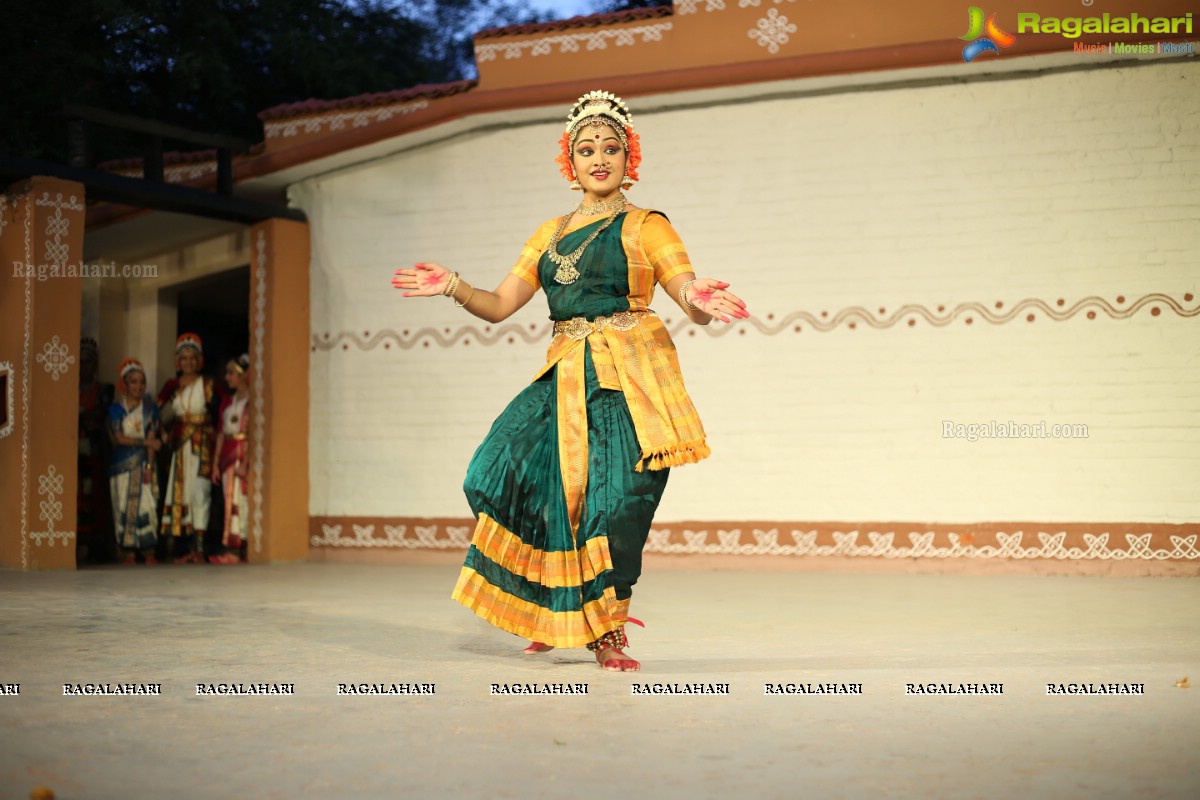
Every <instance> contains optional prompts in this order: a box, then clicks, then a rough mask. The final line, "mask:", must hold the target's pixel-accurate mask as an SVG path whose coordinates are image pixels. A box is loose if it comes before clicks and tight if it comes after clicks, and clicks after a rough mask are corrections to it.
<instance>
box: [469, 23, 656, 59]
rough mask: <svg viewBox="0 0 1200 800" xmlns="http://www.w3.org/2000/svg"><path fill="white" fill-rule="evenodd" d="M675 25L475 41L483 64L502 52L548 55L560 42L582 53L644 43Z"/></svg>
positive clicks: (561, 47)
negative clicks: (610, 43)
mask: <svg viewBox="0 0 1200 800" xmlns="http://www.w3.org/2000/svg"><path fill="white" fill-rule="evenodd" d="M673 27H674V25H673V24H672V23H670V22H655V23H652V24H649V25H637V26H634V27H630V28H601V29H600V30H596V31H584V32H581V33H563V34H556V35H554V36H540V37H538V38H536V39H523V40H519V41H512V42H485V43H484V44H477V45H475V61H476V63H479V64H482V63H483V62H485V61H495V60H496V56H497V55H499V54H503V56H504V58H505V60H510V59H514V58H520V57H521V56H523V55H524V54H525V52H526V51H529V55H531V56H545V55H549V54H550V53H551V52H552V50H553V49H554V47H555V46H556V45H557V46H558V52H559V53H579V52H585V51H586V52H592V51H595V50H605V49H607V48H608V44H609V42H612V43H613V44H615V45H616V46H617V47H628V46H631V45H634V44H637V43H638V41H641V42H642V43H643V44H647V43H650V42H661V41H662V40H663V34H664V33H665V32H667V31H669V30H671V29H672V28H673ZM639 37H640V39H639Z"/></svg>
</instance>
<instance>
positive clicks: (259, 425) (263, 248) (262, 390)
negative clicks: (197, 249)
mask: <svg viewBox="0 0 1200 800" xmlns="http://www.w3.org/2000/svg"><path fill="white" fill-rule="evenodd" d="M254 255H255V258H254V283H255V292H254V361H253V364H254V370H253V371H254V392H253V395H254V426H253V427H252V428H251V434H250V435H251V443H252V445H253V453H254V471H253V474H254V494H253V496H254V511H253V512H252V514H251V521H252V527H251V534H252V536H253V538H254V552H255V553H261V552H262V541H263V491H264V490H263V483H264V476H263V473H264V472H265V468H264V463H265V459H266V454H267V431H266V424H267V414H266V398H265V396H264V395H265V394H266V371H267V368H266V342H265V339H266V335H267V257H268V256H267V235H266V233H265V232H264V231H263V229H262V228H259V229H258V231H257V232H256V235H255V237H254Z"/></svg>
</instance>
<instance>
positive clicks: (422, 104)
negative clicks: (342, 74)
mask: <svg viewBox="0 0 1200 800" xmlns="http://www.w3.org/2000/svg"><path fill="white" fill-rule="evenodd" d="M426 108H429V101H428V100H427V99H425V98H421V99H419V100H414V101H412V102H409V103H394V104H392V105H387V106H379V107H376V108H353V109H349V110H345V111H331V112H329V113H326V114H320V115H318V116H312V117H294V118H292V119H282V120H278V121H271V122H266V123H264V124H263V132H264V134H265V135H266V138H267V139H280V138H282V139H286V138H289V137H292V136H298V135H300V134H307V133H321V132H322V129H323V128H326V127H328V131H329V132H333V131H340V130H343V129H345V128H364V127H366V126H367V125H372V124H374V123H376V122H385V121H387V120H389V119H391V118H392V117H401V116H405V115H407V114H411V113H413V112H414V111H421V110H422V109H426Z"/></svg>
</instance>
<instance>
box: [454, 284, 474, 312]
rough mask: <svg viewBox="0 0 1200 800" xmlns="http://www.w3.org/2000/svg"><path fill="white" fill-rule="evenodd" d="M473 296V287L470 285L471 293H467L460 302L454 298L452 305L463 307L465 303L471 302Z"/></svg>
mask: <svg viewBox="0 0 1200 800" xmlns="http://www.w3.org/2000/svg"><path fill="white" fill-rule="evenodd" d="M474 296H475V287H474V286H471V293H470V294H469V295H467V299H466V300H463V301H462V302H461V303H460V302H458V301H457V300H455V301H454V305H456V306H458V307H459V308H463V307H465V306H466V305H467V303H469V302H471V298H472V297H474Z"/></svg>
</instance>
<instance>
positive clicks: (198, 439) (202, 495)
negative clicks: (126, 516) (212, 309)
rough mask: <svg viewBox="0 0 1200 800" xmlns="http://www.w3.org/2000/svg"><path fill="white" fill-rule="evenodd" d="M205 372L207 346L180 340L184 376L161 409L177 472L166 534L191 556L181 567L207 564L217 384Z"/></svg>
mask: <svg viewBox="0 0 1200 800" xmlns="http://www.w3.org/2000/svg"><path fill="white" fill-rule="evenodd" d="M203 366H204V345H203V343H202V342H201V341H200V337H199V336H197V335H196V334H194V333H185V334H183V335H181V336H180V337H179V338H178V339H176V340H175V368H176V369H177V370H179V376H178V377H175V378H172V379H171V380H169V381H167V382H166V383H165V384H163V388H162V391H161V392H159V393H158V405H159V407H160V408H161V409H162V413H163V418H164V419H165V421H166V422H167V424H169V425H170V426H171V447H172V450H173V455H172V457H171V471H170V473H169V477H168V479H167V499H166V503H165V504H164V505H163V520H162V532H163V533H170V534H171V541H172V545H171V546H172V551H173V552H174V550H175V542H178V541H183V542H184V543H185V547H186V548H187V552H186V553H185V554H184V555H182V556H179V557H177V558H175V563H176V564H188V563H193V564H198V563H202V562H203V561H204V534H205V532H206V531H207V530H208V513H209V503H210V495H211V493H212V482H211V481H210V480H209V474H210V473H211V472H212V444H213V443H212V435H213V434H212V428H213V424H212V413H211V409H210V408H209V406H210V405H211V404H212V402H213V381H212V378H207V377H204V376H203V375H201V374H200V370H201V368H203Z"/></svg>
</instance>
